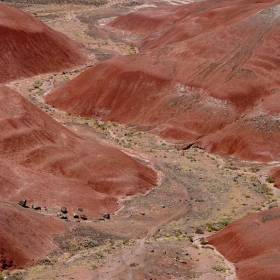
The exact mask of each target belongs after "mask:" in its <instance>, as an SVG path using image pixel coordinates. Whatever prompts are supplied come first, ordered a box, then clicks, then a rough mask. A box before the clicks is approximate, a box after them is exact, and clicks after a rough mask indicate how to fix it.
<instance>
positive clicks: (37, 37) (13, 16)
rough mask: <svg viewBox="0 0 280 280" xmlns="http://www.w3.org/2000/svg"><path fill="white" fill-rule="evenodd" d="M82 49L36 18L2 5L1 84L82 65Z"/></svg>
mask: <svg viewBox="0 0 280 280" xmlns="http://www.w3.org/2000/svg"><path fill="white" fill-rule="evenodd" d="M81 47H82V46H81V45H80V44H77V43H75V42H73V41H72V40H70V39H69V38H67V37H66V36H65V35H63V34H61V33H59V32H56V31H54V30H52V29H50V28H49V27H47V26H46V25H45V24H43V23H42V22H41V21H39V20H38V19H36V18H34V17H33V16H31V15H29V14H27V13H25V12H23V11H20V10H17V9H15V8H11V7H8V6H6V5H4V4H1V3H0V49H1V57H0V83H3V82H6V81H9V80H13V79H18V78H21V77H28V76H34V75H38V74H40V73H46V72H50V71H52V72H54V71H60V70H62V69H66V68H73V67H74V66H77V65H81V64H82V63H84V62H85V58H84V57H83V55H82V54H81V52H80V50H79V49H78V48H81Z"/></svg>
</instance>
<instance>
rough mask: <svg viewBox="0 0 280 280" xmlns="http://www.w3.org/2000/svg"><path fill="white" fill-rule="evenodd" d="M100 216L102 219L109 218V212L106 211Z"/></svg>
mask: <svg viewBox="0 0 280 280" xmlns="http://www.w3.org/2000/svg"><path fill="white" fill-rule="evenodd" d="M102 217H103V218H104V219H111V217H110V214H108V213H104V214H103V215H102Z"/></svg>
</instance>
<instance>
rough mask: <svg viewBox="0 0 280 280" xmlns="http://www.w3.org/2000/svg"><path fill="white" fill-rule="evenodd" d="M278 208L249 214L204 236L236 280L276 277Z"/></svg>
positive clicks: (279, 255)
mask: <svg viewBox="0 0 280 280" xmlns="http://www.w3.org/2000/svg"><path fill="white" fill-rule="evenodd" d="M279 227H280V208H279V207H277V208H273V209H270V210H265V211H262V212H258V213H254V214H251V215H249V216H247V217H245V218H243V219H240V220H238V221H235V222H233V223H232V224H230V225H229V226H227V227H226V228H225V229H223V230H222V231H220V232H218V233H217V234H215V235H213V236H211V237H209V238H208V241H209V243H210V244H213V245H214V246H215V247H216V248H217V249H218V250H219V251H220V252H221V253H222V254H223V255H224V256H225V257H226V258H227V259H228V260H229V261H231V262H233V263H234V264H235V266H236V269H237V277H238V279H246V280H257V279H270V280H272V279H275V280H276V279H278V278H279V274H280V267H279V261H280V254H279V249H280V248H279V246H280V245H279V244H280V243H279V234H278V233H279V230H280V228H279Z"/></svg>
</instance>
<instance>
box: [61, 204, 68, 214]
mask: <svg viewBox="0 0 280 280" xmlns="http://www.w3.org/2000/svg"><path fill="white" fill-rule="evenodd" d="M61 212H62V213H63V214H66V213H67V209H66V207H65V206H62V207H61Z"/></svg>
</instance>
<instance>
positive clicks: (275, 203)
mask: <svg viewBox="0 0 280 280" xmlns="http://www.w3.org/2000/svg"><path fill="white" fill-rule="evenodd" d="M274 207H278V203H277V202H273V203H271V204H269V205H268V209H271V208H274Z"/></svg>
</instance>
